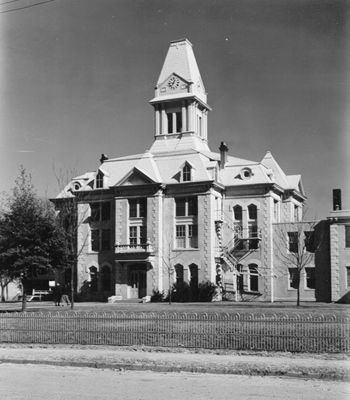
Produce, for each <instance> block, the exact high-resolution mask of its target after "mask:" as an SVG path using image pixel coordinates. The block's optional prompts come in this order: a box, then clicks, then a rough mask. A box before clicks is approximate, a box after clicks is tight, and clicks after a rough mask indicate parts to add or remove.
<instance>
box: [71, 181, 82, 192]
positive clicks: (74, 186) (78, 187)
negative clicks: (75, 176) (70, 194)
mask: <svg viewBox="0 0 350 400" xmlns="http://www.w3.org/2000/svg"><path fill="white" fill-rule="evenodd" d="M72 187H73V190H79V189H80V188H81V184H80V183H79V182H73V185H72Z"/></svg>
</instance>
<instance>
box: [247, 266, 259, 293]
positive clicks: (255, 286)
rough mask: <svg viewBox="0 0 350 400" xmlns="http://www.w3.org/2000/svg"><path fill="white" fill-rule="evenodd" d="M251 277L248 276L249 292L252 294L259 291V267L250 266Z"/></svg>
mask: <svg viewBox="0 0 350 400" xmlns="http://www.w3.org/2000/svg"><path fill="white" fill-rule="evenodd" d="M248 268H249V276H248V290H249V291H251V292H258V291H259V274H258V266H257V265H256V264H249V265H248Z"/></svg>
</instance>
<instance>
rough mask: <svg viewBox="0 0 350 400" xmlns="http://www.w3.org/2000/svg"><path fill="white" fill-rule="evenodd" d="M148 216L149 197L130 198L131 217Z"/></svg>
mask: <svg viewBox="0 0 350 400" xmlns="http://www.w3.org/2000/svg"><path fill="white" fill-rule="evenodd" d="M146 216H147V199H144V198H143V199H129V217H130V218H145V217H146Z"/></svg>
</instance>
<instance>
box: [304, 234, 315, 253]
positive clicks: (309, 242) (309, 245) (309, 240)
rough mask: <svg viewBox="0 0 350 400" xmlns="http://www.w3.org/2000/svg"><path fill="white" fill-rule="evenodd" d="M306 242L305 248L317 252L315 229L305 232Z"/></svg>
mask: <svg viewBox="0 0 350 400" xmlns="http://www.w3.org/2000/svg"><path fill="white" fill-rule="evenodd" d="M304 236H305V238H304V243H305V250H306V251H309V252H310V253H314V252H315V246H314V236H315V232H314V231H306V232H304Z"/></svg>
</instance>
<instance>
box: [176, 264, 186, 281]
mask: <svg viewBox="0 0 350 400" xmlns="http://www.w3.org/2000/svg"><path fill="white" fill-rule="evenodd" d="M175 273H176V283H183V282H184V267H183V266H182V265H180V264H177V265H175Z"/></svg>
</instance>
